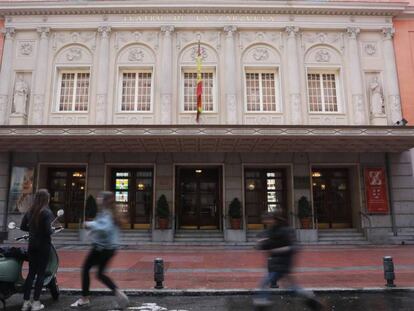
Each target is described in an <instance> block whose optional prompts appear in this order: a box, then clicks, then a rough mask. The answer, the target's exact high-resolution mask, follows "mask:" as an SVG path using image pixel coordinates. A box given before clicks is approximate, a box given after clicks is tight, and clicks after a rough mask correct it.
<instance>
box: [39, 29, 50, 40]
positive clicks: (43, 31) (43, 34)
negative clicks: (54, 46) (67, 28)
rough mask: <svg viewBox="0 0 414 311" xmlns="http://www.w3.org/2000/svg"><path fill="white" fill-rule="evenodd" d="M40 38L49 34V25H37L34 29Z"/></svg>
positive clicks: (44, 37)
mask: <svg viewBox="0 0 414 311" xmlns="http://www.w3.org/2000/svg"><path fill="white" fill-rule="evenodd" d="M36 31H37V33H38V34H39V36H40V38H41V39H46V38H47V37H48V36H49V33H50V28H49V27H38V28H37V29H36Z"/></svg>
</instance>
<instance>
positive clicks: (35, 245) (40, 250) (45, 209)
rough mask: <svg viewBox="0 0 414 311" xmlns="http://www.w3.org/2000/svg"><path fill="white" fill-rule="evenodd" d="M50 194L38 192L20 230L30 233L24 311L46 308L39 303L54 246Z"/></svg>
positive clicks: (42, 191) (42, 190) (36, 310)
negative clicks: (32, 292)
mask: <svg viewBox="0 0 414 311" xmlns="http://www.w3.org/2000/svg"><path fill="white" fill-rule="evenodd" d="M49 200H50V194H49V192H48V191H47V190H46V189H40V190H39V191H37V192H36V194H35V196H34V200H33V204H32V206H31V207H30V209H29V211H28V212H27V213H26V214H25V215H24V216H23V219H22V223H21V225H20V229H21V230H23V231H27V232H29V248H28V255H29V274H28V275H27V278H26V281H25V283H24V296H23V299H24V302H23V306H22V311H27V310H32V311H38V310H42V309H44V308H45V306H44V305H43V304H42V303H41V302H40V301H39V298H40V293H41V291H42V288H43V282H44V279H45V272H46V267H47V264H48V262H49V260H48V258H49V254H50V249H51V246H52V239H51V235H52V233H53V228H52V222H53V219H54V216H53V213H52V211H51V210H50V208H49ZM35 277H36V283H35V287H34V296H33V300H34V301H33V303H31V301H30V294H31V290H32V286H33V281H34V279H35Z"/></svg>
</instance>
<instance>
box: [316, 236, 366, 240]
mask: <svg viewBox="0 0 414 311" xmlns="http://www.w3.org/2000/svg"><path fill="white" fill-rule="evenodd" d="M318 240H319V241H365V240H366V239H365V237H363V236H357V237H343V236H336V237H333V236H332V237H318Z"/></svg>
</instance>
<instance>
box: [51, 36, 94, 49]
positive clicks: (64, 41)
mask: <svg viewBox="0 0 414 311" xmlns="http://www.w3.org/2000/svg"><path fill="white" fill-rule="evenodd" d="M96 37H97V33H96V32H94V31H72V32H69V31H65V32H56V33H54V34H53V35H52V47H53V49H54V50H55V51H57V50H59V49H60V48H62V47H63V46H65V45H68V44H80V45H84V46H86V47H88V48H89V49H90V50H91V51H94V50H95V48H96Z"/></svg>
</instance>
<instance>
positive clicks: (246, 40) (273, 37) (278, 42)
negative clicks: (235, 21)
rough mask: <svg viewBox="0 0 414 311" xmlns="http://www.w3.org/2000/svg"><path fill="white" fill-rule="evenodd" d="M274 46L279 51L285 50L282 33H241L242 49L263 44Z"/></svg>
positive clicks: (240, 42)
mask: <svg viewBox="0 0 414 311" xmlns="http://www.w3.org/2000/svg"><path fill="white" fill-rule="evenodd" d="M263 43H266V44H268V45H271V46H274V47H276V48H277V49H279V50H280V49H282V48H283V40H282V33H281V32H279V31H278V32H275V31H240V35H239V44H240V49H241V50H244V49H245V48H246V47H248V46H250V45H252V44H263Z"/></svg>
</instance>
